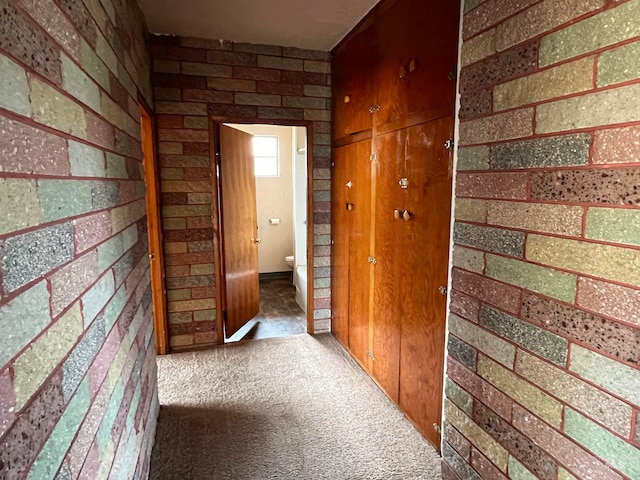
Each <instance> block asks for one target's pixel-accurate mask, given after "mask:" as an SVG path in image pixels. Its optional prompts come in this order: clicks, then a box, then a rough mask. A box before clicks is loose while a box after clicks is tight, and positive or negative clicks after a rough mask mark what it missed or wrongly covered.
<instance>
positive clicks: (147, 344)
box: [0, 0, 158, 480]
mask: <svg viewBox="0 0 640 480" xmlns="http://www.w3.org/2000/svg"><path fill="white" fill-rule="evenodd" d="M145 32H146V30H145V27H144V23H143V21H142V17H141V14H140V13H139V11H138V6H137V4H136V2H135V0H113V1H112V0H86V1H84V2H83V1H80V0H20V1H13V0H11V1H10V0H0V72H1V74H0V211H1V212H2V213H1V214H0V478H7V479H9V478H10V479H23V478H29V479H34V480H35V479H38V480H42V479H53V478H57V479H75V478H91V479H99V478H100V479H106V478H113V479H125V478H134V475H135V478H142V477H145V476H146V473H147V471H148V462H149V453H150V449H151V446H152V444H153V437H154V431H155V424H156V418H157V409H158V400H157V394H156V370H155V368H156V364H155V353H154V340H153V322H152V311H151V307H150V299H151V292H150V287H149V273H148V258H147V254H146V253H147V239H146V235H147V234H146V220H145V203H144V183H143V180H142V179H143V175H142V163H141V151H140V144H139V141H138V139H139V119H138V111H137V109H138V107H137V97H138V91H141V92H142V94H143V95H144V96H145V97H146V98H147V99H150V98H151V87H150V81H149V77H150V75H149V63H150V61H149V60H148V47H147V45H146V43H147V38H146V33H145Z"/></svg>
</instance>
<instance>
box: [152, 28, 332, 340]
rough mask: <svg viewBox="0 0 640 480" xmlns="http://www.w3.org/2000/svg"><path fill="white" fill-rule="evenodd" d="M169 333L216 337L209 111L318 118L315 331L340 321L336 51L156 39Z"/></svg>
mask: <svg viewBox="0 0 640 480" xmlns="http://www.w3.org/2000/svg"><path fill="white" fill-rule="evenodd" d="M152 56H153V71H154V73H153V77H152V78H153V86H154V94H155V99H156V100H157V103H156V106H157V108H156V111H157V113H158V116H157V121H158V140H159V144H158V148H159V153H160V166H161V177H162V204H163V208H162V215H163V228H164V240H165V244H164V247H165V253H166V256H165V259H166V273H167V295H168V302H169V322H170V325H169V334H170V342H171V346H172V348H174V349H178V348H181V349H184V348H187V349H188V348H191V347H192V346H194V345H198V346H200V345H206V344H211V343H214V342H215V341H216V315H217V312H216V310H215V304H216V302H215V288H214V264H213V243H212V239H213V224H212V220H211V162H210V152H209V141H210V139H209V130H208V128H209V123H208V115H213V116H220V117H226V118H233V119H234V120H238V121H240V120H242V119H249V120H255V119H260V120H263V121H265V122H274V123H279V124H283V125H287V122H291V121H302V120H306V121H311V122H313V140H312V142H313V156H314V158H313V162H314V169H313V176H314V181H313V189H314V204H313V212H314V216H313V219H309V221H313V225H314V245H315V249H314V255H315V262H314V267H315V268H314V275H315V287H316V289H315V295H314V296H315V298H314V301H313V302H309V303H310V305H313V308H314V311H313V315H314V320H315V333H320V332H326V331H329V329H330V310H329V308H330V292H329V286H330V285H329V278H330V270H329V268H330V251H329V248H330V233H331V232H330V215H329V212H330V189H331V184H330V181H331V180H330V163H331V159H330V155H331V153H330V152H331V150H330V147H329V144H330V132H331V126H330V118H331V115H330V111H329V108H330V101H329V99H330V97H331V89H330V86H329V81H330V75H329V73H330V72H329V68H330V63H329V53H328V52H318V51H309V50H300V49H297V48H286V47H278V46H272V45H250V44H242V43H235V44H234V43H231V42H225V41H219V40H206V39H198V38H180V37H169V36H155V37H152Z"/></svg>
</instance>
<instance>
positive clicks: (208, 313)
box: [193, 310, 216, 322]
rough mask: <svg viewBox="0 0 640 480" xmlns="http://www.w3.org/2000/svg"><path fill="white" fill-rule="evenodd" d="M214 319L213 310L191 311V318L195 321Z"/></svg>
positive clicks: (210, 320)
mask: <svg viewBox="0 0 640 480" xmlns="http://www.w3.org/2000/svg"><path fill="white" fill-rule="evenodd" d="M215 319H216V311H215V310H199V311H197V312H193V320H194V321H196V322H212V321H214V320H215Z"/></svg>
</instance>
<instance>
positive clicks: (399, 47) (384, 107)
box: [376, 0, 413, 124]
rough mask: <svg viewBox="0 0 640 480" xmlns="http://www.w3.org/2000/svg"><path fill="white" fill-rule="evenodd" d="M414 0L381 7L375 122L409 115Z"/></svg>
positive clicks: (378, 28)
mask: <svg viewBox="0 0 640 480" xmlns="http://www.w3.org/2000/svg"><path fill="white" fill-rule="evenodd" d="M411 2H412V0H395V1H392V2H387V3H385V4H383V5H381V6H380V12H379V16H378V21H377V22H376V25H377V29H376V30H377V42H376V43H377V45H378V69H377V70H378V82H377V83H378V85H377V87H378V104H379V105H380V111H379V112H378V114H377V119H376V121H377V122H378V123H379V124H384V123H387V122H391V121H394V120H399V119H401V118H404V117H406V116H407V113H408V111H409V98H408V89H407V81H408V76H409V56H410V45H409V42H410V40H411V39H410V37H409V35H407V34H406V32H407V30H408V29H409V28H410V26H411V15H412V13H413V12H411Z"/></svg>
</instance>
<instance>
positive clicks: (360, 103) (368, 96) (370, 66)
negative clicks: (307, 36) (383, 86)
mask: <svg viewBox="0 0 640 480" xmlns="http://www.w3.org/2000/svg"><path fill="white" fill-rule="evenodd" d="M375 33H376V32H375V25H374V24H373V21H371V20H369V21H366V22H365V23H364V24H363V25H362V26H361V27H360V31H359V32H358V33H356V34H355V35H354V36H353V37H351V38H349V39H348V40H347V41H345V42H344V43H343V44H342V45H340V46H339V47H338V48H337V49H336V51H335V52H334V60H333V63H332V68H333V79H334V82H336V87H335V90H334V92H333V111H334V125H333V131H334V138H343V137H348V136H349V135H351V134H354V133H358V132H363V131H365V130H369V129H371V127H372V115H371V113H370V112H369V108H370V107H372V106H373V105H375V104H376V96H377V90H376V68H377V67H376V62H377V60H376V48H375Z"/></svg>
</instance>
